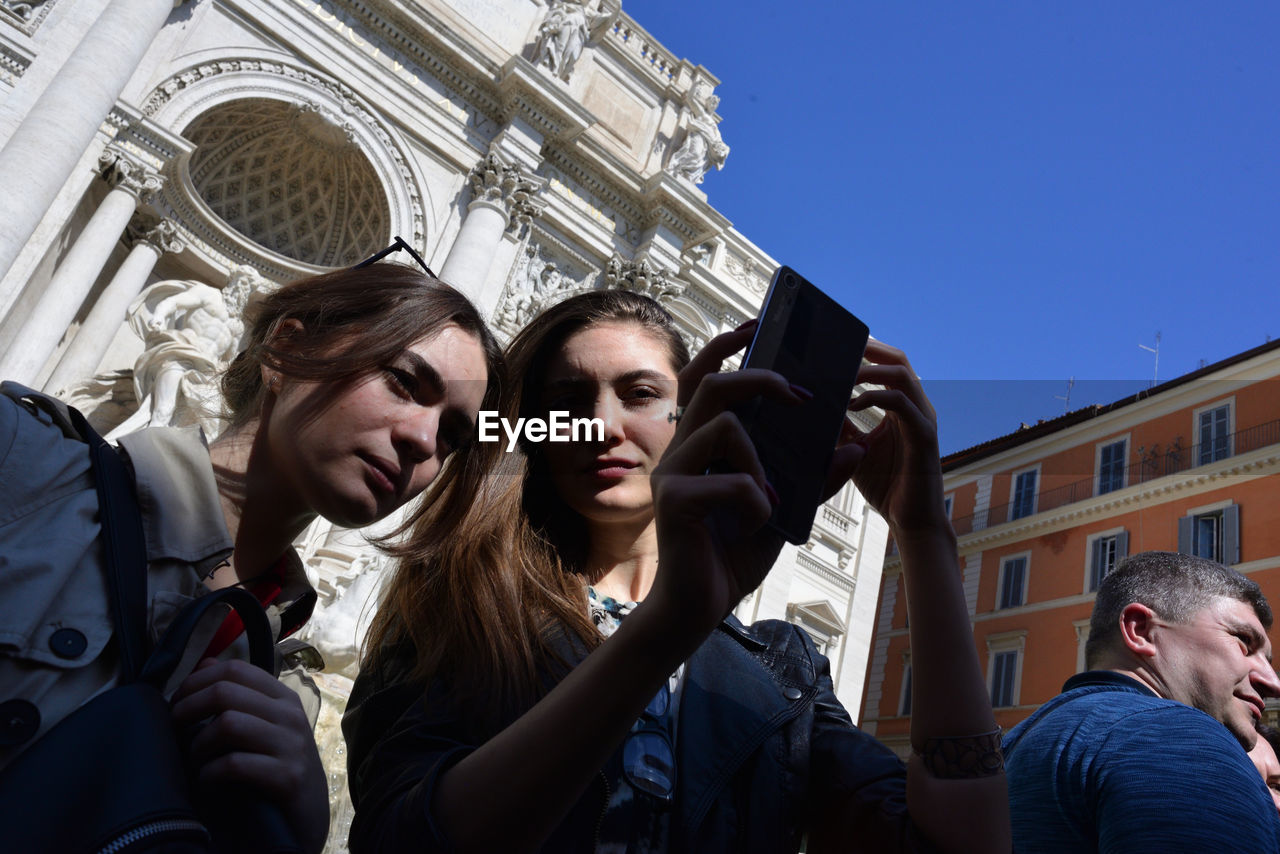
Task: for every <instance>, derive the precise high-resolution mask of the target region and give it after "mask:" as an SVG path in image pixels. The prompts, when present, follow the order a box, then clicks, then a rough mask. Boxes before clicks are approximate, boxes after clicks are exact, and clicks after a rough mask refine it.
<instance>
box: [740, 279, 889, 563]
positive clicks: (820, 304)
mask: <svg viewBox="0 0 1280 854" xmlns="http://www.w3.org/2000/svg"><path fill="white" fill-rule="evenodd" d="M868 335H869V330H868V329H867V325H866V324H865V323H863V322H862V321H861V320H859V319H858V318H856V317H854V316H853V314H851V313H850V312H849V311H848V310H846V309H845V308H844V307H843V306H841V305H840V304H839V303H838V302H836V301H835V300H833V299H832V298H831V297H829V296H828V295H827V294H825V293H823V292H822V291H821V290H819V289H818V288H817V287H816V286H815V285H813V284H812V283H810V282H809V281H808V280H806V279H805V278H804V277H803V276H801V275H800V274H799V273H797V272H796V271H795V270H793V269H791V268H790V267H785V266H784V267H779V268H778V271H777V272H776V273H774V276H773V281H772V282H771V283H770V285H769V291H768V294H767V295H766V296H765V301H764V306H763V308H762V309H761V312H760V321H759V323H758V325H757V326H756V332H755V337H754V338H753V339H752V341H751V346H750V348H749V349H748V350H747V354H746V356H745V357H744V358H743V361H742V367H744V368H765V369H767V370H771V371H775V372H777V373H779V374H782V376H784V377H786V379H787V381H788V382H790V383H792V384H793V385H795V386H799V387H800V388H802V389H804V390H805V391H806V392H808V393H810V394H812V397H811V398H810V399H808V400H807V401H805V402H804V403H801V404H792V403H785V402H780V401H774V400H767V399H763V398H756V399H755V400H753V401H752V402H751V403H749V404H747V405H746V406H742V407H739V408H738V409H737V410H736V412H737V414H738V417H739V419H740V420H741V421H742V424H743V426H744V427H745V428H746V430H747V433H748V435H749V436H750V437H751V441H752V443H753V444H754V445H755V448H756V453H757V454H758V455H759V457H760V462H761V464H762V465H763V466H764V471H765V476H766V477H767V478H768V480H769V482H770V483H771V484H773V488H774V489H775V490H776V491H777V493H778V499H779V500H778V504H777V506H776V507H775V508H774V511H773V515H772V516H771V517H770V518H769V525H770V526H771V527H773V528H774V529H775V530H777V531H778V532H780V533H781V534H782V535H783V537H785V538H786V540H787V541H788V542H791V543H795V544H797V545H799V544H801V543H804V542H805V541H806V540H808V538H809V531H810V529H811V528H812V527H813V519H814V516H815V515H816V514H817V511H818V505H819V504H820V503H821V502H822V497H823V495H822V493H823V488H824V485H825V483H826V479H827V471H828V468H829V466H830V464H831V455H832V452H833V451H834V449H835V446H836V440H837V438H838V437H839V436H840V430H841V427H842V425H843V423H844V420H845V411H846V408H847V407H848V405H849V397H850V395H851V394H852V393H853V387H854V383H855V381H856V379H857V376H858V369H859V367H860V366H861V364H862V355H863V351H864V350H865V349H866V345H867V338H868Z"/></svg>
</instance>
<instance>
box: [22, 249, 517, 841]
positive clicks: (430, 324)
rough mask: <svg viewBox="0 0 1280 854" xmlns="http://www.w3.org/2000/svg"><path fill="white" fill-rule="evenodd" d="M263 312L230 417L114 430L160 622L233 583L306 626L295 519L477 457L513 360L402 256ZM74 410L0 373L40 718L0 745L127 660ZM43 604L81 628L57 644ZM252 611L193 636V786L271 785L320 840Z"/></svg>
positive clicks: (65, 627) (183, 690) (54, 717)
mask: <svg viewBox="0 0 1280 854" xmlns="http://www.w3.org/2000/svg"><path fill="white" fill-rule="evenodd" d="M251 321H252V325H251V333H250V335H249V338H248V340H249V343H248V347H247V349H246V350H245V352H244V353H242V354H241V356H240V357H239V358H237V360H236V361H235V362H234V363H233V365H232V366H231V367H230V368H229V369H228V371H227V373H226V374H225V375H224V377H223V380H222V390H223V393H224V397H225V401H226V406H227V409H228V414H229V423H228V426H227V428H226V429H225V431H224V432H223V433H222V434H221V435H220V436H219V437H218V439H217V440H216V441H215V442H213V443H212V445H210V446H209V447H207V448H206V447H205V444H204V442H203V437H202V435H201V434H200V432H199V430H198V429H197V428H188V429H176V428H168V427H158V428H147V429H144V430H141V431H139V432H137V433H134V434H131V435H128V436H124V437H122V438H121V440H120V447H121V451H122V455H123V456H124V457H125V459H126V460H127V463H128V465H129V467H130V468H131V469H132V474H133V476H134V481H135V484H136V491H137V494H138V497H139V504H140V505H141V509H142V513H143V525H144V532H145V547H146V554H147V559H148V564H147V586H148V591H147V594H148V597H149V608H148V612H149V616H148V622H149V626H148V628H149V630H150V632H151V637H152V639H153V640H154V639H155V638H156V637H157V636H159V635H160V634H161V633H163V631H164V629H165V628H166V626H167V625H168V623H169V621H171V620H172V619H173V618H174V616H175V614H176V613H177V612H178V611H179V610H181V609H182V608H183V606H184V605H186V604H187V603H189V602H190V601H191V600H192V599H193V598H195V597H198V596H200V595H201V594H202V593H203V592H207V591H208V590H212V589H218V588H222V587H227V586H231V585H240V586H242V587H244V588H245V589H247V590H248V591H250V592H251V593H253V594H255V595H256V596H257V598H258V599H259V601H260V602H261V603H262V604H263V606H264V607H265V609H266V610H267V613H268V616H269V618H270V622H271V626H272V629H273V631H274V632H275V634H276V636H277V639H279V638H280V637H283V636H285V635H288V634H290V633H292V632H293V631H296V630H297V629H298V628H299V627H300V626H301V625H302V624H303V623H304V622H305V621H306V620H307V618H308V617H309V616H310V614H311V609H312V607H313V605H314V604H315V601H316V594H315V591H314V590H312V589H311V587H310V585H309V584H308V582H307V579H306V573H305V571H304V569H303V566H302V563H301V561H300V560H299V558H298V556H297V554H296V553H295V552H294V550H293V548H292V545H291V544H292V542H293V540H294V539H295V538H296V537H297V536H298V535H299V534H300V533H301V532H302V531H303V530H304V529H305V528H306V526H307V525H308V524H310V523H311V521H312V520H313V519H314V518H315V517H316V516H317V515H320V516H324V517H325V518H326V519H329V520H331V521H332V522H334V523H336V524H338V525H342V526H344V527H351V528H357V527H362V526H364V525H368V524H370V523H372V522H375V521H377V520H379V519H382V518H384V517H386V516H387V515H388V514H390V513H391V512H392V511H394V510H396V509H397V508H399V507H401V506H403V505H404V504H405V503H406V502H408V501H410V500H411V499H413V498H414V497H415V496H417V495H418V494H419V493H420V492H421V491H422V490H423V489H424V488H425V487H426V486H427V485H428V484H429V483H431V481H432V480H433V479H434V478H435V477H436V476H437V475H438V474H439V473H440V471H441V470H442V467H445V469H446V470H447V468H449V467H456V466H466V462H465V460H464V459H461V458H465V454H459V455H458V456H459V457H460V459H458V460H450V459H449V458H450V455H451V454H453V453H454V452H458V451H459V450H460V449H462V448H463V447H464V446H466V445H467V444H468V443H469V442H470V439H471V437H472V434H473V432H474V425H475V422H476V418H477V413H478V411H479V409H480V407H481V403H482V401H483V399H484V398H485V395H486V389H496V387H497V385H498V383H499V380H500V370H501V354H500V352H499V349H498V346H497V344H496V342H495V341H494V339H493V337H492V335H491V333H490V332H489V331H488V329H487V327H486V326H485V324H484V323H483V321H482V320H481V318H480V316H479V314H478V313H477V311H476V309H475V308H474V306H472V304H471V303H470V302H469V301H468V300H467V299H466V298H465V297H463V296H462V295H461V294H459V293H458V292H456V291H454V290H453V289H452V288H450V287H448V286H447V285H444V284H442V283H441V282H439V281H438V280H437V279H435V277H434V276H431V275H427V274H424V273H423V272H421V271H419V270H418V269H415V268H411V267H407V266H402V265H399V264H377V265H372V266H366V265H362V266H361V267H359V268H354V269H349V270H340V271H336V272H332V273H327V274H324V275H319V276H315V277H312V278H309V279H303V280H300V281H297V282H294V283H293V284H290V285H287V286H285V287H283V288H280V289H279V290H277V291H275V292H274V293H271V294H269V295H268V296H266V297H265V298H264V299H263V301H262V302H261V303H260V304H259V306H258V307H257V310H256V312H255V315H254V317H253V318H251ZM66 414H67V413H66V409H65V407H63V406H62V405H61V404H58V403H57V402H56V401H53V400H52V399H51V398H47V397H45V396H43V395H38V394H36V393H34V392H31V391H30V390H25V389H21V388H20V387H14V386H7V387H6V394H4V395H0V484H4V488H3V490H0V492H3V493H4V494H3V496H2V497H0V555H2V556H3V559H0V564H4V565H5V571H4V574H3V575H0V585H3V589H4V595H3V596H2V597H0V602H3V603H6V604H0V613H3V614H4V615H5V617H6V618H5V619H2V620H0V623H3V624H4V625H5V626H6V627H7V628H6V629H5V634H4V635H3V636H2V638H0V640H2V641H3V642H6V643H9V642H12V643H11V644H9V646H8V648H0V686H3V692H2V693H3V695H4V696H0V699H3V700H9V699H10V698H21V702H24V703H26V704H27V705H28V706H31V707H32V708H33V709H37V710H38V713H37V715H36V717H35V720H37V721H38V722H39V724H38V726H39V729H38V731H36V732H34V733H33V737H32V738H31V739H30V740H29V741H28V742H27V743H26V744H24V745H21V746H16V747H15V746H13V745H11V744H7V745H6V749H5V750H4V751H3V754H2V755H0V764H4V763H7V762H8V761H9V760H11V759H12V758H13V757H14V756H15V755H16V754H17V753H18V752H20V750H21V749H22V748H23V747H28V746H30V745H31V744H39V736H40V735H43V733H44V732H45V731H47V730H48V729H49V728H51V727H52V726H53V725H55V724H57V723H58V721H59V720H61V719H62V718H64V717H65V716H67V715H68V714H70V713H71V712H73V711H74V710H75V709H76V708H77V707H78V706H80V705H81V704H82V703H84V702H85V701H86V700H87V699H88V698H90V697H92V696H94V695H96V694H98V693H100V692H102V691H105V690H107V689H108V688H110V687H112V685H113V684H114V683H115V681H116V680H117V679H118V678H119V676H118V659H117V652H116V647H115V645H114V644H110V643H108V640H110V638H111V634H112V622H111V616H110V613H111V609H110V607H109V606H108V602H107V596H106V590H105V588H104V584H103V569H102V563H101V561H102V558H101V556H100V551H99V546H98V543H99V540H100V538H101V529H100V528H99V525H98V515H97V514H98V497H97V495H96V493H95V490H94V485H93V479H94V474H93V472H92V471H91V470H90V466H89V455H88V451H87V446H86V445H85V443H84V442H83V441H81V440H80V438H78V437H75V436H72V435H67V433H68V432H69V431H67V430H64V429H62V428H60V427H59V424H60V423H65V419H66ZM446 462H448V466H446ZM28 568H29V569H30V570H31V571H24V570H27V569H28ZM36 569H38V570H39V571H38V572H35V571H34V570H36ZM51 626H52V627H59V626H60V627H61V631H62V636H63V637H64V640H65V638H73V639H77V642H76V643H75V644H70V645H69V646H68V645H65V644H64V646H63V648H62V649H61V651H60V649H59V647H57V646H54V645H53V643H52V641H51V642H50V643H49V644H45V642H44V641H45V635H46V634H47V631H46V630H47V629H48V628H49V627H51ZM239 630H240V624H239V622H238V618H234V615H233V616H232V617H229V618H228V620H227V621H226V622H225V623H223V624H222V625H221V626H216V625H210V626H208V628H207V630H206V631H204V632H201V631H197V633H196V635H194V636H193V641H192V644H191V645H190V647H189V649H188V651H189V652H191V651H192V650H203V655H202V656H200V658H201V660H200V662H199V664H198V666H197V667H196V668H195V670H194V671H193V672H192V673H191V674H190V675H189V676H187V677H186V678H185V680H184V681H183V682H182V683H181V685H180V686H179V687H178V688H177V690H176V694H175V696H174V698H173V701H174V702H173V717H174V720H175V722H176V723H177V724H178V725H179V726H184V725H196V724H199V723H201V722H205V721H209V722H208V723H207V724H205V725H203V726H202V727H201V728H200V729H199V731H198V733H197V734H196V735H195V737H194V738H193V740H192V742H191V744H190V752H189V756H188V759H189V764H190V765H191V767H192V768H193V772H194V779H195V781H196V783H197V790H196V794H197V797H202V795H201V793H202V792H203V793H205V794H208V793H217V792H227V791H238V792H240V793H246V794H250V795H252V796H257V797H260V798H262V799H264V800H266V801H270V802H274V803H276V804H278V805H279V807H280V808H281V811H282V813H283V815H284V817H285V820H286V821H287V823H288V824H289V825H290V827H291V828H292V830H293V832H294V834H295V838H296V839H297V840H298V841H299V842H301V843H302V845H303V848H304V850H307V851H311V852H318V851H319V850H320V849H321V847H322V846H323V844H324V840H325V836H326V833H327V828H328V818H329V807H328V785H327V780H326V777H325V774H324V769H323V767H322V766H321V764H320V759H319V755H318V753H317V750H316V746H315V742H314V740H313V737H312V733H311V724H310V721H309V720H308V718H307V715H306V714H305V713H304V711H303V707H302V703H301V701H300V699H299V697H298V695H297V694H295V693H294V692H293V691H291V690H290V689H289V688H287V687H285V686H284V685H283V684H282V683H281V682H279V681H277V679H275V678H274V677H272V676H271V674H269V673H267V672H266V671H264V670H260V669H257V668H255V667H253V666H251V665H249V664H248V663H247V661H246V660H244V659H245V658H246V657H247V649H246V648H245V639H244V637H243V635H239V636H237V635H238V633H239ZM69 632H74V635H73V634H70V633H69ZM79 639H87V642H85V643H80V642H79ZM50 646H52V648H53V652H54V655H50V654H49V647H50ZM24 708H25V707H24ZM103 737H104V738H110V737H111V736H110V734H109V733H104V734H103Z"/></svg>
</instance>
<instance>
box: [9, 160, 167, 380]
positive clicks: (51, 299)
mask: <svg viewBox="0 0 1280 854" xmlns="http://www.w3.org/2000/svg"><path fill="white" fill-rule="evenodd" d="M98 164H99V166H100V167H101V168H102V177H103V178H104V179H106V181H107V183H109V184H111V185H112V190H111V192H109V193H107V197H106V198H105V199H103V200H102V204H100V205H98V209H97V210H96V211H94V212H93V216H92V217H90V218H89V222H88V223H86V224H85V227H84V230H83V231H81V232H80V236H79V237H77V238H76V242H75V243H74V244H73V245H72V247H71V251H70V252H68V253H67V257H66V258H64V259H63V261H62V263H61V264H60V265H59V266H58V269H57V271H56V272H54V274H53V278H52V279H51V280H50V281H49V284H48V285H46V286H45V289H44V292H43V293H42V294H41V295H40V301H39V302H37V303H36V305H35V308H34V309H33V310H32V312H31V314H30V316H29V317H28V318H27V320H26V322H25V323H24V324H23V325H22V331H21V333H20V334H19V335H18V336H17V337H18V340H17V341H15V342H14V343H13V345H12V346H11V347H10V348H9V350H8V351H7V352H6V353H5V355H4V359H3V360H0V376H6V377H9V378H11V379H14V380H17V381H18V382H21V383H26V384H27V385H30V384H32V383H34V382H35V380H36V377H37V375H38V374H39V372H40V368H41V367H43V366H44V363H45V361H46V360H48V358H49V356H51V355H52V354H53V351H54V350H55V349H57V347H58V342H59V341H60V340H62V336H63V333H65V332H66V330H67V327H68V326H70V325H71V322H72V321H73V320H75V317H76V313H77V312H78V311H79V310H80V306H81V304H82V303H83V302H84V299H85V297H87V296H88V295H89V291H90V290H92V289H93V283H94V282H95V281H97V278H98V276H99V275H100V274H101V273H102V268H103V266H104V265H105V264H106V263H107V259H108V258H109V257H110V256H111V250H113V249H114V248H115V245H116V241H118V240H119V239H120V235H121V233H122V232H123V231H124V229H125V226H127V225H128V224H129V220H130V219H131V218H132V217H133V213H134V211H135V210H136V209H137V206H138V202H139V201H146V200H147V198H148V197H150V195H151V194H153V193H155V192H156V191H158V190H159V189H160V187H161V186H162V184H163V179H162V178H161V177H160V176H159V175H157V174H155V173H154V172H150V171H148V170H147V169H145V168H143V167H142V166H141V165H139V164H138V163H137V162H136V161H134V160H131V159H129V158H128V157H127V156H126V155H125V154H124V153H123V152H120V151H118V150H116V149H113V148H108V149H107V150H106V151H104V152H102V156H101V157H100V158H99V159H98Z"/></svg>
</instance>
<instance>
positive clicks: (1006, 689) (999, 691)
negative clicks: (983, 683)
mask: <svg viewBox="0 0 1280 854" xmlns="http://www.w3.org/2000/svg"><path fill="white" fill-rule="evenodd" d="M991 666H992V674H991V705H992V706H995V707H996V708H1000V707H1001V706H1016V705H1017V704H1018V698H1017V695H1016V694H1015V693H1014V688H1015V687H1016V683H1017V675H1018V651H1017V650H1009V651H1008V652H997V653H996V654H995V657H994V658H993V659H992V662H991Z"/></svg>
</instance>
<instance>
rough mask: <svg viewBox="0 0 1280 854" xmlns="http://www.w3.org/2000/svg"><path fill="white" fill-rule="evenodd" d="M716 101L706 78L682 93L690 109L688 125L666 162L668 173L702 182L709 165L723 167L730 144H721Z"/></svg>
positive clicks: (722, 142)
mask: <svg viewBox="0 0 1280 854" xmlns="http://www.w3.org/2000/svg"><path fill="white" fill-rule="evenodd" d="M719 105H720V98H719V96H716V95H713V94H711V91H710V89H709V88H708V86H707V84H706V83H705V82H703V81H699V82H697V83H695V84H694V86H693V88H691V89H690V90H689V92H688V94H687V95H686V97H685V106H687V107H688V110H689V113H688V115H689V120H688V126H687V128H686V130H685V138H684V142H682V143H681V144H680V147H679V148H677V149H676V151H675V153H674V154H672V155H671V160H670V161H669V162H668V163H667V171H668V172H669V173H671V174H672V175H675V176H676V177H677V178H684V179H685V180H686V181H690V182H692V183H694V184H701V183H702V179H703V177H704V176H705V175H706V174H707V170H708V169H710V168H711V167H712V166H715V167H716V169H723V168H724V161H725V158H727V157H728V156H729V146H727V145H725V144H724V140H723V139H721V137H720V128H719V127H717V125H716V119H715V111H716V107H718V106H719Z"/></svg>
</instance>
